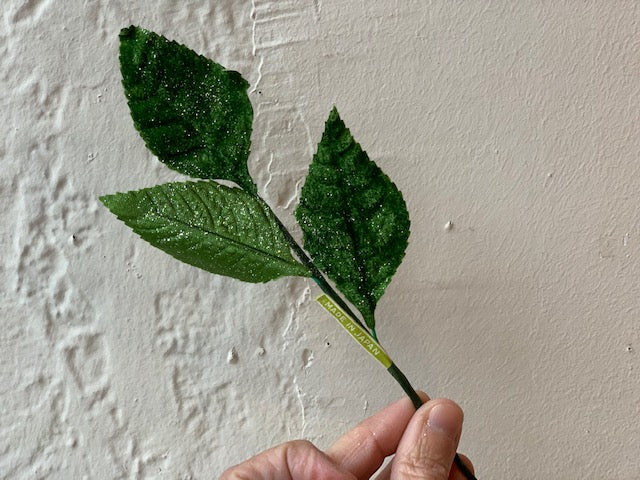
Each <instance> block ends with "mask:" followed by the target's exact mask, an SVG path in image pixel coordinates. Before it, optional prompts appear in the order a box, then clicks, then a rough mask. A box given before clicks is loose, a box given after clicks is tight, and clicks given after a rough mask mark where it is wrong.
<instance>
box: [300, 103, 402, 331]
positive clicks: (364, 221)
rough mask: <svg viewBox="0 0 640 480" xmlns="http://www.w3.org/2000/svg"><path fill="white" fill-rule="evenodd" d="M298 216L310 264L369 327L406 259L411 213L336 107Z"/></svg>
mask: <svg viewBox="0 0 640 480" xmlns="http://www.w3.org/2000/svg"><path fill="white" fill-rule="evenodd" d="M296 218H297V219H298V222H299V223H300V226H301V227H302V231H303V234H304V246H305V249H306V250H307V251H308V252H309V253H310V254H311V256H312V258H313V260H314V262H315V263H316V264H317V265H318V266H319V267H320V269H321V270H324V271H325V272H326V274H327V275H328V276H329V278H330V279H331V280H332V281H333V282H334V283H335V284H336V286H337V287H338V289H339V290H340V291H341V292H342V293H343V294H344V295H345V297H347V299H348V300H349V301H350V302H351V303H352V304H353V305H355V306H356V307H357V308H358V310H360V312H361V313H362V316H363V318H364V319H365V322H366V323H367V325H368V326H369V327H370V328H374V327H375V316H374V311H375V308H376V304H377V302H378V300H379V299H380V297H381V296H382V294H383V293H384V290H385V288H386V287H387V285H388V284H389V282H390V281H391V278H392V276H393V274H394V273H395V271H396V270H397V268H398V266H399V265H400V262H401V261H402V258H403V257H404V252H405V249H406V247H407V241H408V238H409V213H408V212H407V207H406V204H405V202H404V200H403V198H402V194H401V193H400V191H399V190H398V188H397V187H396V186H395V185H394V184H393V182H392V181H391V180H390V179H389V177H388V176H387V175H385V174H384V173H383V172H382V170H380V168H379V167H378V166H377V165H376V164H375V163H374V162H373V161H371V160H370V159H369V157H368V156H367V154H366V153H365V152H364V151H363V150H362V148H361V147H360V145H359V144H358V143H356V141H355V140H354V139H353V137H352V136H351V133H350V132H349V130H348V129H347V128H346V126H345V124H344V122H343V121H342V120H341V119H340V116H339V115H338V111H337V110H336V109H335V108H334V109H333V110H332V111H331V113H330V114H329V119H328V120H327V122H326V125H325V130H324V134H323V135H322V140H321V141H320V143H319V144H318V151H317V153H316V154H315V155H314V157H313V162H312V164H311V166H310V167H309V175H308V176H307V179H306V181H305V184H304V187H303V188H302V194H301V199H300V205H299V206H298V208H297V210H296Z"/></svg>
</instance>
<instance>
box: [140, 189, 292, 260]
mask: <svg viewBox="0 0 640 480" xmlns="http://www.w3.org/2000/svg"><path fill="white" fill-rule="evenodd" d="M149 199H150V201H151V203H152V205H153V207H152V208H151V209H150V210H151V211H152V213H153V215H154V216H155V217H156V218H161V219H163V220H166V221H170V222H175V223H177V224H179V225H183V226H185V227H187V228H188V229H190V230H195V231H198V229H199V230H200V231H203V232H206V233H208V234H211V235H213V236H214V237H218V238H220V239H223V240H225V241H227V242H229V243H231V244H233V245H235V246H240V247H243V248H245V249H247V250H251V251H253V252H257V253H259V254H261V255H263V256H267V257H269V258H273V259H276V260H278V261H279V262H281V263H284V264H286V265H292V266H298V265H299V264H298V263H296V262H293V263H292V262H289V261H288V260H286V259H284V258H282V257H278V256H275V255H273V254H271V253H269V252H265V251H264V250H259V249H258V248H256V247H254V246H252V245H248V244H245V243H241V242H239V241H237V240H235V239H233V238H229V237H227V236H225V235H221V234H220V233H218V232H213V231H210V230H209V229H207V228H197V227H194V226H193V225H190V224H188V223H186V222H185V221H184V220H182V219H180V218H172V217H169V216H166V215H162V214H160V213H158V211H157V207H156V206H155V201H154V200H153V199H152V198H150V197H149ZM189 209H190V210H192V208H191V206H189ZM205 210H206V211H207V215H208V216H209V218H210V219H213V217H212V215H211V211H210V210H209V208H208V207H206V205H205Z"/></svg>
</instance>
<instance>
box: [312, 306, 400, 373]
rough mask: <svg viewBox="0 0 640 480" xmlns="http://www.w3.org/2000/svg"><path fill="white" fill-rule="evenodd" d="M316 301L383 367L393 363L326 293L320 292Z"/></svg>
mask: <svg viewBox="0 0 640 480" xmlns="http://www.w3.org/2000/svg"><path fill="white" fill-rule="evenodd" d="M316 301H317V302H318V303H319V304H320V305H322V306H323V307H324V309H325V310H326V311H327V312H329V313H330V314H331V315H332V316H333V317H334V318H335V319H336V320H338V323H339V324H340V325H342V327H343V328H344V329H345V330H346V331H347V333H349V335H351V336H352V337H353V338H354V339H355V341H356V342H358V343H359V344H360V345H361V346H362V348H364V349H365V350H366V351H367V352H369V353H370V354H371V355H373V357H374V358H375V359H376V360H378V361H379V362H380V363H381V364H382V365H384V368H389V367H390V366H391V364H392V363H393V362H392V361H391V359H390V358H389V357H388V356H387V353H386V352H385V351H384V349H383V348H382V347H381V346H380V344H379V343H378V342H376V341H375V340H374V339H373V338H371V335H369V334H368V333H367V332H366V331H365V330H363V329H362V327H360V325H358V324H357V323H356V322H354V321H353V319H352V318H351V317H350V316H349V315H347V314H346V313H344V311H343V310H342V309H341V308H340V307H339V306H338V305H336V304H335V303H334V302H333V301H332V300H331V299H330V298H329V297H328V296H327V295H325V294H322V295H320V296H319V297H318V298H316Z"/></svg>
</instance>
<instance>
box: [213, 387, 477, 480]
mask: <svg viewBox="0 0 640 480" xmlns="http://www.w3.org/2000/svg"><path fill="white" fill-rule="evenodd" d="M420 396H421V397H422V398H423V400H428V397H427V396H426V394H424V393H420ZM462 420H463V414H462V410H461V409H460V407H459V406H458V405H456V404H455V403H454V402H452V401H451V400H447V399H435V400H428V401H427V402H426V403H425V404H424V405H422V406H421V407H420V408H419V409H418V410H417V411H416V410H415V409H414V407H413V405H412V404H411V402H410V401H409V399H408V398H403V399H401V400H399V401H397V402H395V403H392V404H391V405H389V406H387V407H386V408H385V409H383V410H381V411H380V412H378V413H376V414H375V415H373V416H371V417H369V418H367V419H366V420H364V421H362V422H361V423H360V424H358V425H357V426H356V427H355V428H354V429H353V430H350V431H349V432H347V433H346V434H344V435H343V436H342V437H341V438H340V439H338V441H337V442H336V443H334V444H333V445H332V446H331V447H330V448H329V449H328V450H327V451H326V452H323V451H321V450H319V449H318V448H316V447H315V446H314V445H313V444H312V443H310V442H307V441H304V440H295V441H292V442H287V443H283V444H282V445H279V446H277V447H274V448H271V449H269V450H266V451H264V452H262V453H260V454H258V455H256V456H255V457H253V458H250V459H249V460H247V461H246V462H243V463H241V464H239V465H236V466H235V467H231V468H229V469H228V470H227V471H225V472H224V473H223V474H222V476H221V480H249V479H252V480H316V479H330V480H359V479H369V478H371V475H373V474H374V473H375V472H377V471H378V469H379V468H380V467H381V465H382V463H383V462H384V459H385V458H386V457H388V456H389V455H394V454H395V456H394V458H393V460H392V461H391V462H390V463H389V464H388V465H387V466H386V467H385V469H384V470H383V471H382V472H380V474H379V475H378V476H377V477H376V479H377V480H465V477H464V476H463V475H462V473H461V472H459V471H458V469H457V468H456V467H455V466H453V467H452V463H453V457H454V456H455V454H456V449H457V447H458V441H459V440H460V434H461V432H462ZM461 458H462V461H463V462H464V463H465V464H466V465H467V466H468V467H469V469H470V470H471V471H473V466H472V465H471V462H470V461H469V460H468V459H467V458H466V457H464V456H462V455H461Z"/></svg>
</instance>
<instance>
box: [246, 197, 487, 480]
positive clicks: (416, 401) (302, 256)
mask: <svg viewBox="0 0 640 480" xmlns="http://www.w3.org/2000/svg"><path fill="white" fill-rule="evenodd" d="M258 198H260V197H258ZM261 200H262V199H261ZM263 201H264V200H263ZM265 203H266V202H265ZM274 217H275V218H276V221H277V222H278V225H279V226H280V230H282V233H283V234H284V236H285V238H286V239H287V243H288V244H289V246H290V247H291V248H292V250H293V251H294V252H295V254H296V256H297V257H298V259H299V260H300V261H301V262H302V263H303V264H304V265H305V266H306V267H307V268H308V269H309V271H310V272H311V278H312V279H313V281H314V282H316V284H317V285H318V286H319V287H320V289H321V290H322V291H323V292H324V293H326V294H327V295H328V296H329V297H330V298H331V299H332V300H333V301H334V302H335V303H337V304H338V305H339V306H340V308H342V309H343V310H344V311H345V312H346V313H347V314H348V315H349V316H350V317H351V318H353V320H354V321H355V322H356V323H357V324H358V325H359V326H360V328H362V329H364V330H365V331H369V332H370V334H371V336H372V337H373V338H374V339H375V340H376V342H377V341H378V337H377V335H376V332H375V329H373V328H372V329H371V330H368V329H367V327H365V326H364V324H363V323H362V322H361V321H360V320H359V319H358V317H357V316H356V314H355V313H353V311H352V310H351V308H349V306H348V305H347V304H346V302H345V301H344V300H343V299H342V297H340V295H338V293H337V292H336V291H335V290H334V289H333V287H332V286H331V285H330V284H329V282H328V281H327V279H326V278H324V275H323V274H322V272H321V271H320V269H319V268H318V267H317V266H316V265H315V263H313V260H311V258H310V257H309V256H308V255H307V253H306V252H305V251H304V250H303V249H302V247H301V246H300V245H299V244H298V242H297V241H296V239H295V238H293V236H292V235H291V233H290V232H289V230H288V229H287V227H285V226H284V224H283V223H282V222H281V221H280V219H279V218H278V216H277V215H274ZM387 371H388V372H389V374H391V376H392V377H393V378H394V380H395V381H396V382H398V384H399V385H400V387H402V390H404V392H405V393H406V394H407V396H408V397H409V398H410V399H411V403H413V406H414V407H415V409H416V410H417V409H418V408H420V407H421V406H422V404H423V402H422V399H421V398H420V396H419V395H418V393H417V392H416V391H415V389H414V388H413V386H411V383H410V382H409V380H408V379H407V377H406V376H405V374H404V373H402V370H400V369H399V368H398V366H397V365H396V364H395V363H391V366H390V367H389V368H387ZM453 463H454V464H455V465H456V467H457V468H458V469H459V470H460V472H461V473H462V474H463V475H464V476H465V478H466V479H467V480H478V479H477V478H476V477H475V476H474V475H473V473H471V471H470V470H469V468H467V466H466V465H465V464H464V462H463V461H462V459H461V458H460V456H459V455H458V454H457V453H456V455H455V457H454V459H453Z"/></svg>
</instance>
